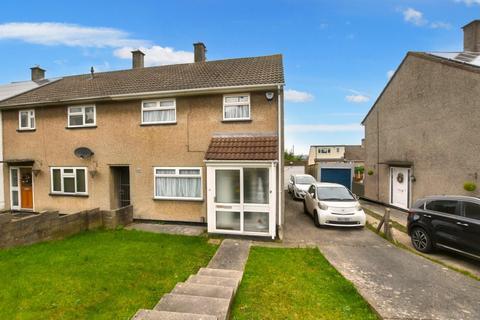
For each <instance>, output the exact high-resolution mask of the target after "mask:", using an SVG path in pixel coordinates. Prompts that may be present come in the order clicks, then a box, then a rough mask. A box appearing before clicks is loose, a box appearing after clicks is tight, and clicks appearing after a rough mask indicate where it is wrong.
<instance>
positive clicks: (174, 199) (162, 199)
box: [152, 197, 203, 202]
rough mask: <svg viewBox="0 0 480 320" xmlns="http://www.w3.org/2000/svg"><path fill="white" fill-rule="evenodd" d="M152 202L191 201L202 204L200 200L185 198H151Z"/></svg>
mask: <svg viewBox="0 0 480 320" xmlns="http://www.w3.org/2000/svg"><path fill="white" fill-rule="evenodd" d="M152 199H153V200H154V201H191V202H203V198H202V199H185V198H155V197H153V198H152Z"/></svg>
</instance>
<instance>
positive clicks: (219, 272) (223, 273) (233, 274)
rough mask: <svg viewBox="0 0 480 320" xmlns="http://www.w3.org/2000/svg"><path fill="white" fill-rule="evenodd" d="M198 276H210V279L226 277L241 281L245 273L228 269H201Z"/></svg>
mask: <svg viewBox="0 0 480 320" xmlns="http://www.w3.org/2000/svg"><path fill="white" fill-rule="evenodd" d="M197 274H198V275H199V276H209V277H224V278H232V279H237V280H241V279H242V276H243V272H241V271H237V270H227V269H213V268H200V270H198V272H197Z"/></svg>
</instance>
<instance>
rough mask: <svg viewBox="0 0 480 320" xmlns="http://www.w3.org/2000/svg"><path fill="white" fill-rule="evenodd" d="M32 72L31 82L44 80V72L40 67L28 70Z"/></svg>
mask: <svg viewBox="0 0 480 320" xmlns="http://www.w3.org/2000/svg"><path fill="white" fill-rule="evenodd" d="M30 70H32V81H40V80H43V79H45V70H44V69H42V68H40V66H35V67H32V68H30Z"/></svg>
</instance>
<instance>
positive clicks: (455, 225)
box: [408, 196, 480, 260]
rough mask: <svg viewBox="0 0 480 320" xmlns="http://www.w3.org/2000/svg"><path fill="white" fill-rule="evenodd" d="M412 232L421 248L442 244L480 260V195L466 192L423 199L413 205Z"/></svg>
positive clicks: (438, 246) (416, 243)
mask: <svg viewBox="0 0 480 320" xmlns="http://www.w3.org/2000/svg"><path fill="white" fill-rule="evenodd" d="M408 234H409V235H410V238H411V239H412V244H413V246H414V247H415V249H417V250H418V251H421V252H431V251H433V250H434V249H435V248H441V249H447V250H451V251H455V252H458V253H461V254H463V255H466V256H469V257H471V258H474V259H477V260H480V199H479V198H474V197H464V196H433V197H427V198H424V199H420V200H418V201H417V202H416V203H415V204H414V205H413V206H412V208H411V209H410V213H409V215H408Z"/></svg>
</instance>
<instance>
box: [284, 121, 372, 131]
mask: <svg viewBox="0 0 480 320" xmlns="http://www.w3.org/2000/svg"><path fill="white" fill-rule="evenodd" d="M285 131H286V132H290V133H293V132H296V133H297V132H355V131H363V127H362V125H360V124H358V123H351V124H291V125H286V126H285Z"/></svg>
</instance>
